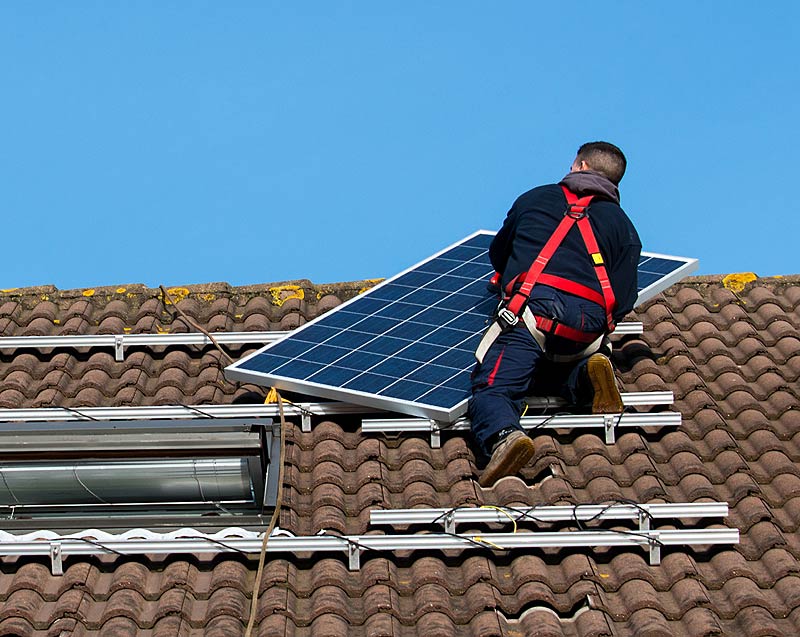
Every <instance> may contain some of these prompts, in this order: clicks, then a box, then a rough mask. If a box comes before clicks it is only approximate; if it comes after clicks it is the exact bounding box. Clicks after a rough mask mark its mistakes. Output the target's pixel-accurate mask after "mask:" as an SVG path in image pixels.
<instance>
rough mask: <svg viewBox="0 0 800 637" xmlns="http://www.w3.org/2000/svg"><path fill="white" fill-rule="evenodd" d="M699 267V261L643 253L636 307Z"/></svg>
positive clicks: (639, 269) (640, 263) (640, 262)
mask: <svg viewBox="0 0 800 637" xmlns="http://www.w3.org/2000/svg"><path fill="white" fill-rule="evenodd" d="M697 265H698V261H697V259H689V258H686V257H673V256H669V255H666V254H656V253H654V252H642V254H641V256H640V257H639V267H638V290H639V295H638V297H637V299H636V305H639V304H640V303H644V302H645V301H646V300H648V299H651V298H653V297H654V296H655V295H656V294H658V293H660V292H663V291H664V290H666V289H667V288H668V287H669V286H671V285H673V284H674V283H676V282H677V281H680V280H681V279H682V278H683V277H685V276H688V275H689V274H690V273H692V272H694V271H695V270H696V269H697Z"/></svg>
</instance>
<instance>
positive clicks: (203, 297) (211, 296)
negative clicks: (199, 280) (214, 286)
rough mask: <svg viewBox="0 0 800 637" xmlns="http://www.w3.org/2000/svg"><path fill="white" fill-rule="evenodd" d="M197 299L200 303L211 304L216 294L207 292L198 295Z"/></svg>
mask: <svg viewBox="0 0 800 637" xmlns="http://www.w3.org/2000/svg"><path fill="white" fill-rule="evenodd" d="M197 298H198V299H200V300H201V301H209V302H211V301H213V300H214V299H216V298H217V295H216V294H211V293H210V292H209V293H208V294H198V295H197Z"/></svg>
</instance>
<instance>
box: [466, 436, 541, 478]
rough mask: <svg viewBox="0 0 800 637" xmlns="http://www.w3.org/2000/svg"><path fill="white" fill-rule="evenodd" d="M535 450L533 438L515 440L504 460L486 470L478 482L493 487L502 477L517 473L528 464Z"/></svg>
mask: <svg viewBox="0 0 800 637" xmlns="http://www.w3.org/2000/svg"><path fill="white" fill-rule="evenodd" d="M533 452H534V446H533V440H531V439H530V438H528V436H525V437H524V438H520V439H519V440H516V441H514V442H513V443H512V444H511V446H510V447H509V449H508V450H507V451H506V452H505V454H504V456H503V460H502V461H500V462H498V463H497V466H496V467H494V468H493V469H491V470H489V471H484V473H483V475H482V476H481V479H480V480H479V481H478V484H480V485H481V486H482V487H491V486H492V485H494V483H495V482H497V481H498V480H500V479H501V478H505V477H507V476H512V475H514V474H516V473H517V472H518V471H519V470H520V469H522V467H524V466H525V465H526V464H528V461H529V460H530V459H531V458H532V457H533Z"/></svg>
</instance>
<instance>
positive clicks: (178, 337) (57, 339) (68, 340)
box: [0, 331, 289, 361]
mask: <svg viewBox="0 0 800 637" xmlns="http://www.w3.org/2000/svg"><path fill="white" fill-rule="evenodd" d="M288 333H289V332H279V331H274V332H212V333H211V334H212V335H213V336H214V340H216V341H217V342H218V343H223V344H225V345H233V344H237V343H245V344H247V343H256V344H264V343H272V342H274V341H279V340H280V339H282V338H283V337H284V336H286V335H287V334H288ZM137 345H138V346H142V345H149V346H162V347H163V346H167V347H168V346H170V345H212V342H211V339H210V338H208V337H207V336H206V335H205V334H202V333H197V332H178V333H169V334H65V335H63V336H3V337H0V349H30V348H33V349H48V348H54V347H113V348H114V355H115V358H116V360H118V361H122V360H124V359H125V348H126V347H133V346H137Z"/></svg>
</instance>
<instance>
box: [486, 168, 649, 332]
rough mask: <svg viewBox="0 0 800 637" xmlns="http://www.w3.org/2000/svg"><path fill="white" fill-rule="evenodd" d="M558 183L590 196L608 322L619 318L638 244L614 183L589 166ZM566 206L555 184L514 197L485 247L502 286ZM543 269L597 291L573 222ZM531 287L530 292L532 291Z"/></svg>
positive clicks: (629, 295)
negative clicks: (610, 294)
mask: <svg viewBox="0 0 800 637" xmlns="http://www.w3.org/2000/svg"><path fill="white" fill-rule="evenodd" d="M561 183H562V184H564V185H565V186H566V187H567V188H568V189H569V190H571V191H572V192H574V193H575V194H576V195H578V196H581V197H583V196H586V195H595V198H594V199H593V200H592V203H591V205H590V206H589V211H588V215H589V221H590V223H591V225H592V230H593V231H594V235H595V237H596V239H597V243H598V245H599V247H600V252H601V253H602V255H603V259H604V261H605V263H606V269H607V271H608V278H609V279H610V281H611V287H612V289H613V290H614V296H615V298H616V306H615V309H614V313H613V316H614V321H615V322H619V321H621V320H622V318H623V317H624V316H625V315H626V314H627V313H628V312H630V311H631V310H632V309H633V305H634V303H635V302H636V295H637V291H636V281H637V268H638V265H639V254H640V253H641V249H642V244H641V241H640V240H639V235H638V234H637V233H636V229H635V228H634V227H633V224H632V223H631V220H630V219H628V216H627V215H626V214H625V212H624V211H623V210H622V208H620V206H619V191H618V190H617V187H616V186H615V185H614V184H613V183H612V182H611V181H610V180H609V179H607V178H606V177H605V176H604V175H601V174H600V173H597V172H594V171H591V170H585V171H578V172H572V173H569V174H568V175H567V176H566V177H565V178H564V179H563V180H562V181H561ZM566 210H567V200H566V197H565V196H564V193H563V191H562V190H561V188H560V186H559V185H558V184H549V185H546V186H539V187H538V188H534V189H533V190H529V191H528V192H526V193H525V194H523V195H521V196H520V197H519V198H518V199H517V200H516V201H515V202H514V205H513V206H512V207H511V210H509V212H508V216H507V217H506V220H505V222H504V223H503V227H502V228H501V229H500V231H499V232H498V233H497V236H495V238H494V240H493V241H492V245H491V247H490V248H489V256H490V258H491V261H492V265H493V266H494V268H495V270H497V271H498V272H499V273H500V274H501V275H502V285H503V289H505V288H506V286H507V285H508V283H509V282H510V281H511V280H513V279H514V277H516V276H517V275H519V274H520V273H522V272H526V271H527V270H528V269H529V268H530V267H531V264H532V263H533V260H534V259H535V258H536V256H537V255H538V254H539V252H540V251H541V249H542V248H543V247H544V244H545V243H546V242H547V240H548V239H549V238H550V235H552V234H553V232H554V231H555V229H556V227H557V226H558V224H559V223H560V222H561V219H562V218H563V217H564V212H565V211H566ZM544 271H545V272H547V273H548V274H553V275H556V276H560V277H564V278H565V279H569V280H571V281H575V282H576V283H580V284H582V285H585V286H588V287H590V288H592V289H593V290H597V291H598V292H600V283H599V282H598V280H597V275H596V274H595V271H594V266H593V265H592V261H591V258H590V257H589V253H588V250H587V248H586V245H585V244H584V242H583V239H582V238H581V235H580V232H579V231H578V228H577V226H573V227H572V228H571V229H570V231H569V233H568V234H567V236H566V237H565V238H564V242H563V243H562V244H561V246H560V247H559V248H558V249H557V250H556V252H555V254H554V255H553V258H552V259H551V260H550V263H549V264H548V265H547V267H546V268H545V270H544ZM540 285H541V284H537V286H536V287H539V286H540ZM536 287H535V288H534V294H532V297H534V296H535V295H536ZM575 327H579V326H575Z"/></svg>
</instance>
